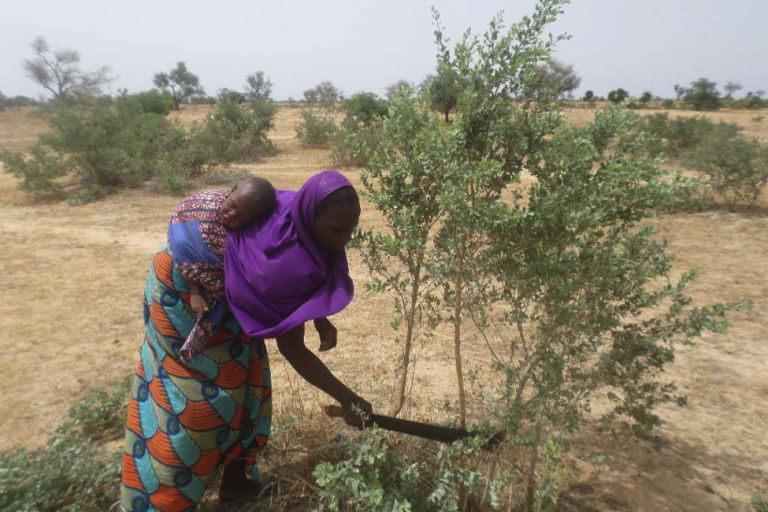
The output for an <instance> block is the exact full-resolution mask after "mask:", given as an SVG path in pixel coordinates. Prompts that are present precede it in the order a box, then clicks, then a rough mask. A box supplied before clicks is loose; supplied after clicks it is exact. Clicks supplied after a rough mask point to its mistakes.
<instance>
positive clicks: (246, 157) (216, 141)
mask: <svg viewBox="0 0 768 512" xmlns="http://www.w3.org/2000/svg"><path fill="white" fill-rule="evenodd" d="M238 94H239V93H238ZM276 111H277V109H276V107H275V106H274V105H273V104H272V103H270V102H267V101H263V100H255V101H253V102H246V103H242V102H240V98H239V96H236V95H233V94H231V93H224V94H222V95H220V96H219V98H218V101H217V102H216V109H215V110H214V111H213V112H211V113H210V114H208V116H207V117H206V119H205V122H204V123H203V124H202V125H201V126H196V127H194V128H193V130H192V134H191V139H192V141H191V145H192V146H195V147H196V148H197V151H199V152H200V153H201V154H202V155H203V156H202V158H203V159H204V160H205V161H207V162H211V163H219V164H222V163H229V162H237V161H252V160H258V159H260V158H263V157H265V156H270V155H273V154H274V153H275V147H274V145H273V144H272V141H270V140H269V138H268V133H269V130H271V129H272V126H274V116H275V113H276Z"/></svg>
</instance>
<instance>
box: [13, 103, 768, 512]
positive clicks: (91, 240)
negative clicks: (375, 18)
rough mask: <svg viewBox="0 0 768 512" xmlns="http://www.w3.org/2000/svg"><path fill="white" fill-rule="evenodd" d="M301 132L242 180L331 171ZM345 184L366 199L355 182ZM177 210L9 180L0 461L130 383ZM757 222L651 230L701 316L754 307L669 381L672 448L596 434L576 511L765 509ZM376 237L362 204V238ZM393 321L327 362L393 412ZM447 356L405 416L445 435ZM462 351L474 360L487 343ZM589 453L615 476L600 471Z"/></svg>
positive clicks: (576, 449) (578, 441)
mask: <svg viewBox="0 0 768 512" xmlns="http://www.w3.org/2000/svg"><path fill="white" fill-rule="evenodd" d="M206 109H207V107H192V108H188V109H185V110H184V112H182V114H181V118H182V122H183V123H184V124H186V125H188V124H189V123H190V120H191V119H201V118H202V117H203V115H204V112H205V110H206ZM653 112H658V111H653ZM641 113H643V112H642V111H641ZM689 114H690V113H687V112H672V113H671V115H689ZM764 114H765V112H736V111H734V112H722V113H716V114H706V115H708V116H710V117H713V118H715V119H720V118H722V119H723V120H725V121H728V122H737V123H739V124H741V125H742V126H744V128H745V132H746V133H747V134H748V135H752V136H757V137H761V138H763V139H764V140H768V121H762V122H758V121H754V118H755V117H757V116H759V115H764ZM568 115H569V117H570V118H571V120H572V121H573V122H575V123H577V124H582V123H584V122H587V121H588V120H589V119H590V118H591V116H592V111H591V110H588V109H574V110H571V111H569V112H568ZM298 121H299V116H298V111H297V110H292V109H283V110H281V111H280V112H279V114H278V116H277V124H276V127H275V129H274V131H273V133H272V139H273V141H274V142H275V143H276V145H277V147H278V149H279V153H278V154H277V155H276V156H274V157H271V158H268V159H266V160H263V161H261V162H259V163H256V164H252V165H247V166H242V167H244V168H247V169H248V170H251V171H253V172H254V173H255V174H258V175H261V176H264V177H266V178H268V179H269V180H271V181H272V182H273V183H274V184H275V185H276V186H277V187H278V188H297V187H298V186H300V185H301V183H302V182H303V181H304V180H305V179H306V178H307V177H309V176H310V175H311V174H312V173H314V172H316V171H318V170H322V169H325V168H327V167H328V166H329V165H330V161H329V152H328V151H327V150H308V149H304V148H301V147H300V146H299V145H298V144H297V143H296V141H295V139H294V129H295V126H296V124H297V123H298ZM44 130H45V124H44V123H42V122H41V121H39V120H38V119H36V118H33V117H30V115H29V112H28V111H27V110H23V109H22V110H19V109H13V110H10V111H7V112H2V113H0V147H8V148H10V149H14V150H25V149H28V148H29V147H30V146H31V144H32V143H34V141H35V139H36V137H37V135H39V134H40V133H42V132H43V131H44ZM345 171H347V172H348V174H349V176H350V177H351V179H352V181H353V182H355V183H359V178H358V176H357V173H356V172H355V171H353V170H345ZM197 188H205V187H204V185H200V186H198V187H197ZM179 199H180V198H179V197H173V196H169V195H165V194H162V193H159V192H155V191H153V190H152V189H150V188H144V189H136V190H127V191H124V192H121V193H120V194H117V195H113V196H110V197H107V198H106V199H104V200H101V201H98V202H95V203H92V204H86V205H81V206H69V205H67V204H66V203H39V202H33V201H31V200H30V199H29V198H28V197H26V196H25V195H24V194H23V193H21V192H19V191H17V190H16V188H15V181H14V179H13V178H12V177H11V176H9V175H6V174H0V236H2V240H3V249H2V252H1V253H0V254H1V255H2V258H0V350H1V351H2V356H0V375H2V388H1V389H2V399H1V400H0V418H2V419H1V420H0V421H1V422H2V427H3V428H2V430H0V449H3V450H6V449H11V448H13V447H15V446H19V445H25V446H28V447H36V446H39V445H41V444H43V443H45V441H46V439H47V433H48V432H50V431H51V430H52V429H53V428H54V427H55V426H56V425H58V424H59V423H60V422H61V421H62V420H63V416H64V415H65V414H66V411H67V410H68V408H69V407H70V406H71V405H72V404H73V403H75V402H76V401H77V400H78V398H79V397H80V396H82V393H83V391H84V389H86V388H88V387H91V386H97V385H100V384H104V383H107V382H111V381H115V380H119V379H122V378H123V377H124V376H125V375H127V374H130V373H131V372H132V371H133V367H134V362H135V358H136V355H137V349H138V347H139V343H140V340H141V338H142V315H141V291H142V289H143V285H144V279H145V277H146V272H147V269H148V265H149V262H150V259H151V257H152V254H153V253H154V252H155V251H156V250H157V249H159V248H160V247H161V246H162V245H163V244H164V241H165V227H166V222H167V219H168V217H169V215H170V212H171V211H172V209H173V208H174V206H175V204H176V203H177V202H178V201H179ZM759 206H760V208H758V209H757V210H756V211H754V212H752V213H746V212H729V211H726V210H711V211H706V212H702V213H694V214H679V215H671V216H666V217H663V218H661V219H658V220H657V221H656V222H655V223H656V225H657V228H658V233H659V237H661V238H665V239H667V240H669V242H670V250H671V251H672V252H674V253H675V254H677V256H678V260H677V269H678V270H679V271H683V270H687V269H691V268H698V269H700V277H699V279H698V280H697V281H696V282H695V283H694V284H693V285H692V287H691V293H692V295H693V297H694V299H695V300H696V301H697V302H700V303H707V302H713V301H729V300H736V299H739V298H744V299H748V300H751V301H753V303H754V309H753V310H752V311H748V312H741V313H737V314H733V315H732V316H731V320H732V322H733V327H732V328H731V329H730V330H729V331H728V332H727V333H726V334H724V335H715V334H708V335H706V336H704V337H703V338H701V340H700V341H699V343H698V346H697V347H691V348H685V349H683V350H681V351H680V352H679V355H678V359H677V361H676V363H675V364H674V366H673V367H672V369H671V371H670V377H671V378H672V379H674V380H676V381H677V382H678V383H679V385H680V387H681V389H682V390H684V391H685V392H686V393H687V394H688V396H689V406H688V407H687V408H684V409H680V408H672V407H670V408H665V409H664V410H663V411H662V416H663V419H664V420H665V422H666V423H665V425H664V426H662V427H661V429H660V432H659V433H660V434H661V436H662V438H663V439H664V443H663V445H662V446H661V448H654V447H652V446H650V445H648V444H644V443H640V444H636V443H629V444H623V445H621V444H618V443H617V442H615V441H613V440H611V439H610V438H607V437H604V436H602V435H599V434H596V433H593V432H585V433H583V434H579V435H578V436H577V437H576V438H575V439H574V441H573V447H572V448H573V450H572V451H573V454H574V455H576V457H574V458H573V460H572V461H571V464H570V471H569V472H568V475H567V480H566V481H567V482H568V484H569V485H571V491H570V493H569V494H570V496H571V497H572V499H573V500H574V502H577V503H578V507H579V508H578V510H599V511H606V510H622V511H623V510H632V511H656V510H675V511H690V512H694V511H697V512H698V511H710V510H711V511H721V510H722V511H726V510H727V511H742V510H745V503H747V502H748V501H749V499H750V496H751V495H752V494H754V493H758V492H760V493H762V494H763V495H765V494H768V412H767V411H768V341H766V340H768V322H766V320H765V313H766V310H767V309H768V279H766V269H768V214H767V213H766V212H768V197H765V196H764V197H762V198H761V200H760V205H759ZM379 222H380V220H379V218H378V216H377V215H376V213H375V212H374V211H373V209H372V208H370V207H369V206H368V205H365V204H364V205H363V215H362V219H361V224H362V225H364V226H365V225H371V224H375V223H379ZM350 264H351V272H352V275H353V278H355V280H356V282H358V283H362V282H363V281H365V279H366V271H365V269H364V267H363V265H362V262H361V260H360V257H359V256H358V255H357V254H356V253H355V252H354V251H352V252H350ZM387 311H389V301H388V300H387V298H386V297H382V296H374V295H371V294H369V293H366V292H365V291H363V290H362V286H358V295H357V297H356V299H355V301H353V303H352V305H351V306H350V307H349V308H347V310H345V311H344V312H342V313H341V314H339V315H337V318H336V319H335V322H336V324H337V327H338V328H339V332H340V335H339V339H340V342H339V347H338V348H337V349H336V350H334V351H332V352H331V353H328V354H323V356H322V357H323V359H324V360H325V361H326V362H327V363H328V365H329V367H330V368H331V369H332V371H334V372H336V373H337V374H338V375H339V377H340V378H342V379H343V380H346V381H348V382H349V383H350V384H351V386H352V387H354V388H356V389H358V390H359V391H360V392H361V394H363V395H364V396H369V397H372V399H373V402H374V405H375V406H378V407H382V408H385V407H386V405H387V403H388V390H389V389H390V386H391V381H392V377H393V372H394V361H395V357H396V354H397V353H398V347H397V346H396V344H395V343H394V342H393V340H392V335H391V331H390V329H389V326H388V324H389V320H388V314H387ZM448 343H449V340H448V339H447V337H442V336H437V337H436V338H435V339H434V340H432V341H431V342H430V343H429V344H428V345H427V346H426V347H424V348H422V349H421V350H420V353H419V355H418V357H419V362H418V365H417V372H418V374H417V375H418V376H417V385H416V389H415V390H414V393H413V398H412V400H411V403H410V404H409V409H408V410H407V411H406V413H407V415H408V416H411V417H414V418H417V419H418V418H423V419H432V420H434V413H435V411H436V410H437V404H439V403H441V402H442V399H443V398H444V397H450V396H451V395H450V388H451V387H452V386H451V385H448V386H446V385H445V382H446V381H452V379H453V372H452V370H451V368H452V362H451V361H450V359H449V358H448V357H447V356H443V355H441V354H446V351H445V350H442V347H444V346H447V344H448ZM467 343H468V345H467V347H468V350H470V351H471V350H472V347H473V345H472V344H473V343H478V344H479V343H480V342H479V340H468V342H467ZM316 344H317V341H316V340H310V341H309V345H310V346H311V347H314V346H316ZM474 346H478V347H479V345H474ZM270 351H271V353H270V355H271V357H272V365H273V373H274V377H273V379H274V383H275V400H276V408H277V411H276V413H277V416H278V418H277V421H278V422H279V421H280V416H281V414H284V412H281V411H285V410H286V408H287V403H286V402H288V401H290V400H294V399H296V398H297V397H301V398H303V399H304V402H305V403H308V405H307V406H306V407H307V409H308V410H312V411H315V413H317V414H318V415H319V412H317V411H319V410H320V407H319V406H320V405H321V404H323V403H325V402H326V401H325V400H324V399H323V398H322V397H321V396H320V395H319V394H318V393H316V392H313V391H312V390H310V389H309V387H308V386H306V385H305V384H304V383H302V382H301V381H300V379H298V378H297V377H296V376H295V374H294V373H293V372H292V371H291V370H289V369H288V368H287V367H286V365H285V363H284V361H283V360H282V358H281V357H280V355H279V354H278V353H277V352H276V350H274V347H273V346H270ZM478 352H479V350H478ZM361 368H364V369H365V371H360V369H361ZM446 388H447V389H446ZM281 401H282V404H281ZM293 406H295V404H293ZM593 453H600V454H602V455H604V457H605V461H604V462H602V463H600V464H598V463H596V462H595V457H590V456H589V454H593Z"/></svg>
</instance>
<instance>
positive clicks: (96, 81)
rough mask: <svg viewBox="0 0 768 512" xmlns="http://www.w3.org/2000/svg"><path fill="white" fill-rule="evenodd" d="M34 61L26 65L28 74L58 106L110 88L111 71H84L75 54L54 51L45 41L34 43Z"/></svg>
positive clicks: (39, 40) (104, 68)
mask: <svg viewBox="0 0 768 512" xmlns="http://www.w3.org/2000/svg"><path fill="white" fill-rule="evenodd" d="M32 49H33V50H34V52H35V55H37V57H35V58H34V59H29V60H25V61H24V70H25V71H26V72H27V75H28V76H29V77H30V78H32V79H33V80H34V81H35V82H37V83H38V84H40V85H41V86H43V88H44V89H46V90H48V91H50V92H51V94H53V99H54V100H55V101H57V102H61V103H68V102H73V101H76V100H77V99H78V98H79V97H82V96H91V95H94V94H98V93H99V92H101V87H103V86H104V85H106V84H108V83H109V82H110V81H111V80H112V78H111V77H110V75H109V73H110V71H109V68H108V67H106V66H104V67H101V68H99V69H97V70H96V71H91V72H86V71H83V70H81V69H80V67H79V63H80V54H79V53H77V52H76V51H73V50H51V49H50V48H49V46H48V43H47V42H46V41H45V39H43V38H42V37H38V38H37V39H35V40H34V41H33V42H32Z"/></svg>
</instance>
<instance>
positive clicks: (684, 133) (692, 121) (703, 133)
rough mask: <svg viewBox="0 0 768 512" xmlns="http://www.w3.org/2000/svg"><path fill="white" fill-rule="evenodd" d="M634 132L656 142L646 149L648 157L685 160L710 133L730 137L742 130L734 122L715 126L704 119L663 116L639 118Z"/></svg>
mask: <svg viewBox="0 0 768 512" xmlns="http://www.w3.org/2000/svg"><path fill="white" fill-rule="evenodd" d="M636 129H637V130H638V131H641V132H644V133H646V134H649V135H652V136H653V137H656V138H657V139H658V140H657V142H655V143H652V144H651V146H649V148H648V149H649V152H650V153H651V154H653V155H663V156H666V157H670V158H678V157H684V156H685V154H686V153H687V152H688V151H690V150H692V149H693V148H694V147H696V146H697V145H699V144H701V142H702V141H703V140H704V138H705V137H708V136H710V134H715V135H713V136H717V137H721V138H732V137H735V136H736V135H738V133H739V132H740V131H741V127H739V126H738V125H737V124H735V123H724V122H720V123H714V122H712V121H710V120H709V119H707V118H706V117H704V116H695V117H675V118H673V119H670V118H669V115H668V114H666V113H662V114H653V115H650V116H644V117H642V118H640V120H639V121H638V123H637V125H636Z"/></svg>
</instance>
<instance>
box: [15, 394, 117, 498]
mask: <svg viewBox="0 0 768 512" xmlns="http://www.w3.org/2000/svg"><path fill="white" fill-rule="evenodd" d="M127 392H128V386H127V380H126V381H123V382H120V383H114V384H110V385H108V386H106V387H105V388H97V389H92V390H91V391H90V392H89V393H88V394H87V395H86V397H85V398H84V399H83V400H81V401H80V402H79V403H78V404H76V405H75V406H73V407H72V408H71V409H70V410H69V413H68V418H69V419H68V420H67V421H66V422H65V423H64V424H63V425H61V426H60V427H58V428H57V429H56V430H55V431H54V432H53V435H52V436H51V438H50V439H49V440H48V442H47V443H46V444H45V445H44V446H42V447H41V448H37V449H34V450H29V449H27V448H25V447H20V448H16V449H14V450H9V451H0V510H14V511H17V512H33V511H34V512H38V511H53V510H56V511H62V512H90V511H94V512H95V511H103V510H107V508H109V506H110V505H111V504H112V503H113V502H114V501H115V497H116V495H117V486H118V484H119V481H120V454H119V453H116V452H114V451H110V450H108V449H107V448H106V447H105V446H104V444H103V443H104V442H105V441H108V440H112V439H115V438H117V437H118V436H119V435H120V433H121V432H122V428H123V422H124V414H125V401H126V398H127V395H128V393H127Z"/></svg>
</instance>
